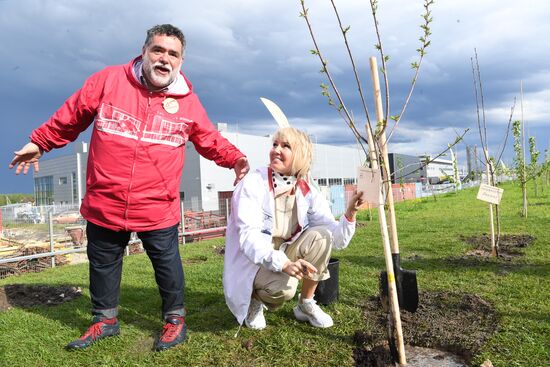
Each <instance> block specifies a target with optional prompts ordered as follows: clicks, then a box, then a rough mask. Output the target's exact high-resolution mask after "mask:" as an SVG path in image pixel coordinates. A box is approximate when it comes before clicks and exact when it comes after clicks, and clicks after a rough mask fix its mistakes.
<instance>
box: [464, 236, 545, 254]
mask: <svg viewBox="0 0 550 367" xmlns="http://www.w3.org/2000/svg"><path fill="white" fill-rule="evenodd" d="M460 240H461V241H464V242H466V243H468V244H470V245H472V246H474V249H473V250H471V251H468V252H467V253H466V255H467V256H478V257H489V256H491V247H492V245H491V236H490V235H489V234H486V233H484V234H482V235H479V236H460ZM495 240H496V238H495ZM534 240H535V237H533V236H530V235H528V234H505V235H501V236H500V238H499V239H498V257H499V258H502V259H505V260H510V259H512V258H514V257H518V256H523V249H524V248H525V247H527V246H529V245H530V244H531V243H532V242H533V241H534Z"/></svg>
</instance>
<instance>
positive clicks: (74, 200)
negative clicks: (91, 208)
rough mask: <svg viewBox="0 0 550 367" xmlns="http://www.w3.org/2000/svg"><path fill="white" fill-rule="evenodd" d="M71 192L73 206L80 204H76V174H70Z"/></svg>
mask: <svg viewBox="0 0 550 367" xmlns="http://www.w3.org/2000/svg"><path fill="white" fill-rule="evenodd" d="M71 181H72V190H73V204H80V203H79V202H78V182H77V180H76V172H73V173H71Z"/></svg>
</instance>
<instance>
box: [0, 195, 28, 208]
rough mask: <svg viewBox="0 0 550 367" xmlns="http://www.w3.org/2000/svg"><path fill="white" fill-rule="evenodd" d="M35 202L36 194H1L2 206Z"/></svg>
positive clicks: (0, 201) (0, 203)
mask: <svg viewBox="0 0 550 367" xmlns="http://www.w3.org/2000/svg"><path fill="white" fill-rule="evenodd" d="M33 202H34V194H0V206H4V205H7V204H17V203H33Z"/></svg>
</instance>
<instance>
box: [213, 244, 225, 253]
mask: <svg viewBox="0 0 550 367" xmlns="http://www.w3.org/2000/svg"><path fill="white" fill-rule="evenodd" d="M213 250H214V253H215V254H218V255H221V256H223V255H224V254H225V245H222V246H213Z"/></svg>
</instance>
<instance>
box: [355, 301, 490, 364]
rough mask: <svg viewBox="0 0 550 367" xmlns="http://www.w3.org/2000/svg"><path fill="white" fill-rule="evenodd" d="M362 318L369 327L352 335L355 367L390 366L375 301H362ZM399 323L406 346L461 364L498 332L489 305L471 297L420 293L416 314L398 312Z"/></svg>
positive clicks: (382, 319) (383, 319)
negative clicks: (439, 353)
mask: <svg viewBox="0 0 550 367" xmlns="http://www.w3.org/2000/svg"><path fill="white" fill-rule="evenodd" d="M364 318H365V320H366V322H367V324H368V325H370V327H369V329H368V330H357V331H356V332H355V335H354V340H355V343H356V348H355V350H354V355H353V357H354V360H355V363H356V366H367V367H385V366H393V360H392V352H391V350H390V345H389V339H388V332H387V325H388V314H387V313H386V312H385V311H384V310H383V309H382V304H381V302H380V299H379V298H378V297H371V298H369V299H368V300H367V301H366V306H365V311H364ZM401 323H402V329H403V337H404V341H405V345H406V346H416V347H425V348H433V349H437V350H440V351H442V352H449V353H452V354H454V355H456V356H458V357H460V358H461V359H463V360H464V361H465V363H468V362H469V361H470V360H471V359H472V357H473V356H474V355H475V354H476V353H477V351H478V350H479V349H480V347H481V346H482V345H483V344H484V343H485V342H486V341H487V340H488V339H489V337H491V335H493V334H494V333H495V332H496V331H497V328H498V318H497V315H496V313H495V311H494V308H493V306H492V305H491V304H490V303H489V302H487V301H485V300H484V299H482V298H481V297H478V296H476V295H473V294H463V293H452V292H437V293H428V292H420V293H419V306H418V310H417V311H416V312H415V313H410V312H408V311H404V310H403V311H401ZM405 354H407V352H406V353H405ZM442 354H443V353H442ZM393 355H394V356H395V351H394V354H393ZM434 365H438V364H434ZM440 365H441V364H440Z"/></svg>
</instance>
